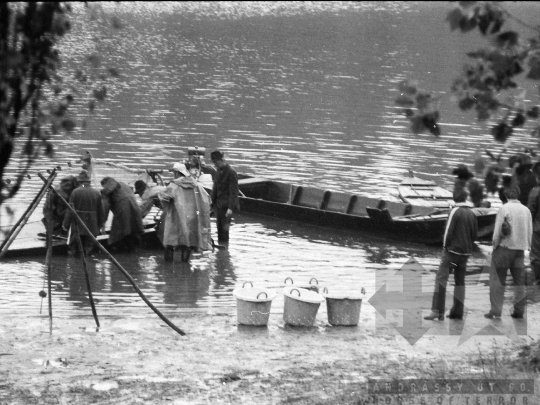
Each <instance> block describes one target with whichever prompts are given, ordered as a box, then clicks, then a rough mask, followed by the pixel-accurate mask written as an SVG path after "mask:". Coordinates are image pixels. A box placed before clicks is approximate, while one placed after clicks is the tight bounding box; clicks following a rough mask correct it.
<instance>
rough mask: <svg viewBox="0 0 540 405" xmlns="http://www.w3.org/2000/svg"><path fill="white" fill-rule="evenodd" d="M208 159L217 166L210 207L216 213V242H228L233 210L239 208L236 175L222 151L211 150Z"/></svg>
mask: <svg viewBox="0 0 540 405" xmlns="http://www.w3.org/2000/svg"><path fill="white" fill-rule="evenodd" d="M210 159H212V163H213V164H214V166H216V168H217V173H216V175H215V178H214V186H213V188H212V209H213V211H214V213H215V214H216V225H217V232H218V242H228V241H229V227H230V224H231V218H232V215H233V212H234V211H237V210H239V209H240V202H239V200H238V194H239V189H238V175H237V174H236V172H235V171H234V170H233V169H232V168H231V166H229V164H228V163H227V162H226V161H225V158H224V154H223V152H221V151H219V150H215V151H213V152H212V153H211V154H210Z"/></svg>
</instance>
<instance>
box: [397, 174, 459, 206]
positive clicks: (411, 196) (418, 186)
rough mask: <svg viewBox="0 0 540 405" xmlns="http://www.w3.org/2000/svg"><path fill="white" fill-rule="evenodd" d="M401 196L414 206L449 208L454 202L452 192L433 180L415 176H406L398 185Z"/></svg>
mask: <svg viewBox="0 0 540 405" xmlns="http://www.w3.org/2000/svg"><path fill="white" fill-rule="evenodd" d="M398 193H399V197H400V198H401V199H402V200H403V201H404V202H406V203H409V204H411V205H413V206H424V207H434V208H438V209H444V208H449V207H450V206H452V205H453V204H454V200H453V199H452V192H451V191H448V190H446V189H444V188H442V187H439V186H438V185H437V184H436V183H435V182H433V181H431V180H424V179H420V178H418V177H415V176H414V175H413V174H412V173H411V175H410V177H405V178H404V179H403V181H402V182H401V183H400V184H399V186H398Z"/></svg>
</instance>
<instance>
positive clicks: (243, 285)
mask: <svg viewBox="0 0 540 405" xmlns="http://www.w3.org/2000/svg"><path fill="white" fill-rule="evenodd" d="M248 283H249V284H251V288H253V283H252V282H251V281H246V282H245V283H244V284H242V288H244V287H245V286H246V284H248Z"/></svg>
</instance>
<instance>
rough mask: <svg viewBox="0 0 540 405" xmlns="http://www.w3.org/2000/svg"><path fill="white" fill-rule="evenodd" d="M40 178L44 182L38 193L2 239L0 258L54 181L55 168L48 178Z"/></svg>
mask: <svg viewBox="0 0 540 405" xmlns="http://www.w3.org/2000/svg"><path fill="white" fill-rule="evenodd" d="M40 177H41V179H42V180H43V181H44V182H45V184H44V185H43V187H42V188H41V190H40V191H39V193H38V194H37V195H36V196H35V197H34V200H33V201H32V202H31V203H30V205H29V206H28V208H27V209H26V211H25V213H24V214H23V215H22V216H21V217H20V218H19V220H18V221H17V223H16V224H15V226H14V227H13V228H11V231H10V233H9V235H8V236H7V237H6V239H4V241H3V242H2V244H1V245H0V259H1V258H2V257H4V255H5V254H6V252H7V250H8V249H9V247H10V246H11V244H12V243H13V241H14V240H15V238H16V237H17V235H19V233H20V232H21V230H22V228H23V227H24V225H25V224H26V223H27V222H28V219H29V218H30V216H31V215H32V214H33V212H34V211H35V209H36V208H37V206H38V205H39V202H40V201H41V199H42V198H43V196H44V195H45V193H46V192H47V189H48V188H49V187H50V186H51V184H52V182H53V181H54V178H55V177H56V169H53V171H52V172H51V174H50V176H49V178H48V179H45V178H44V177H43V176H41V175H40Z"/></svg>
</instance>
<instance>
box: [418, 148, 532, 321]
mask: <svg viewBox="0 0 540 405" xmlns="http://www.w3.org/2000/svg"><path fill="white" fill-rule="evenodd" d="M510 163H511V166H512V168H513V171H514V173H513V175H512V176H509V177H507V178H503V184H502V187H501V188H500V190H499V196H500V198H501V201H502V203H503V205H502V206H501V207H500V208H499V210H498V212H497V216H496V220H495V225H494V231H493V241H492V242H493V253H492V258H491V266H490V275H489V285H490V293H489V296H490V310H489V311H488V312H487V313H486V314H485V315H484V316H485V317H486V318H488V319H494V318H500V317H501V315H502V309H503V298H504V291H505V287H506V279H507V275H508V270H510V274H511V276H512V279H513V281H514V285H515V288H514V300H513V311H512V312H511V317H512V318H515V319H521V318H523V316H524V314H525V304H526V287H525V286H526V270H525V260H524V259H525V251H529V250H530V263H531V267H532V269H533V272H534V276H535V282H534V283H535V284H537V285H540V162H537V163H535V164H534V165H533V164H532V161H531V159H530V157H528V158H527V157H525V158H522V159H520V160H518V161H517V162H510ZM466 172H467V170H466V168H465V170H464V169H463V166H460V167H458V168H457V169H456V170H454V172H453V174H455V175H457V176H458V177H457V179H456V183H455V187H454V193H453V199H454V201H455V202H456V204H455V206H454V207H453V208H452V209H451V211H450V213H449V216H448V220H447V223H446V228H445V234H444V241H443V253H442V258H441V262H440V265H439V269H438V271H437V275H436V278H435V291H434V294H433V300H432V306H431V313H430V314H429V315H428V316H426V317H424V319H427V320H443V319H444V316H445V304H446V287H447V282H448V278H449V275H450V274H451V273H452V272H453V274H454V281H455V286H454V299H453V305H452V308H451V309H450V312H449V314H448V315H447V317H448V318H449V319H462V318H463V311H464V302H465V272H466V268H467V261H468V258H469V256H470V255H471V253H472V250H473V244H474V240H475V239H476V236H477V231H478V229H477V222H476V216H475V214H474V212H473V211H472V209H471V206H470V204H467V202H466V201H467V199H468V198H470V199H471V202H472V203H473V205H474V206H479V205H477V203H478V201H475V200H474V199H473V190H476V188H477V187H478V185H477V184H474V182H473V185H472V187H471V185H470V183H468V181H469V180H470V179H471V178H472V177H473V176H470V177H469V176H467V175H466ZM531 175H532V176H533V177H534V179H532V178H531ZM480 195H481V194H480Z"/></svg>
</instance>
